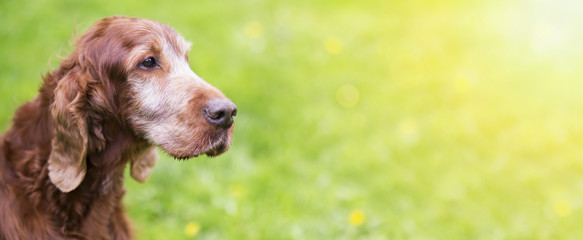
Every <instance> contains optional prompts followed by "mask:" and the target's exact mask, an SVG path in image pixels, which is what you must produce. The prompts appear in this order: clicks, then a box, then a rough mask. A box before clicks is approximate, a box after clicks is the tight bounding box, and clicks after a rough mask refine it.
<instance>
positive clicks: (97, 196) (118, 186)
mask: <svg viewBox="0 0 583 240" xmlns="http://www.w3.org/2000/svg"><path fill="white" fill-rule="evenodd" d="M44 87H47V86H43V89H41V91H43V90H45V89H44ZM48 88H50V86H49V87H48ZM50 102H51V101H50V99H48V98H46V95H44V96H43V95H42V94H41V95H40V96H39V97H37V98H36V99H35V100H33V101H31V102H28V103H26V104H24V105H22V106H21V107H20V108H19V110H18V111H20V112H26V113H28V114H16V115H15V118H14V125H13V127H12V128H11V129H10V130H9V131H8V132H7V133H6V134H5V135H4V136H3V137H2V139H1V141H2V145H4V146H3V147H4V148H5V149H4V150H5V154H6V156H3V157H5V158H6V159H8V160H10V159H27V160H26V161H18V162H16V161H15V162H11V161H8V162H7V165H6V166H5V167H9V168H12V169H13V171H11V172H14V173H19V174H18V175H11V176H6V178H7V180H8V181H12V182H14V183H18V184H14V186H22V188H20V189H14V192H15V194H16V195H18V196H20V198H21V199H27V198H26V197H25V196H31V195H38V194H40V195H42V197H35V198H29V199H28V200H24V201H26V202H22V203H21V204H31V205H34V206H35V207H34V208H31V209H37V211H38V212H36V211H35V212H31V213H23V214H28V216H30V217H31V220H32V219H34V218H45V217H46V218H49V219H51V221H54V223H55V224H57V225H59V226H62V229H63V231H65V232H67V234H68V235H71V236H75V235H79V236H87V234H88V233H99V232H102V233H103V232H109V231H107V230H108V229H110V228H112V227H113V228H114V227H115V226H114V225H115V224H116V223H119V224H118V225H119V226H121V227H123V226H127V225H128V224H127V222H124V223H121V222H120V221H126V220H125V217H124V215H123V211H122V209H123V207H122V203H121V199H122V197H123V195H124V193H125V190H124V189H123V182H124V169H125V166H126V165H127V164H128V161H130V159H131V158H132V157H133V156H135V155H139V154H140V153H141V152H143V151H145V150H146V149H148V148H149V147H150V146H151V145H150V144H149V143H147V142H145V141H143V140H140V139H138V138H137V137H136V136H135V135H134V134H132V133H130V132H129V131H127V130H124V129H123V128H121V127H120V126H119V123H118V122H116V121H111V122H112V123H111V124H109V125H104V126H103V136H104V137H105V139H106V144H105V147H104V148H103V150H101V151H98V152H97V151H93V152H92V151H88V153H87V157H86V164H87V171H86V175H85V178H84V179H83V181H82V182H81V184H80V185H79V186H78V187H77V188H75V189H74V190H73V191H71V192H68V193H63V192H61V191H60V190H59V189H58V188H57V187H56V186H55V185H54V184H53V183H52V182H51V181H50V179H49V177H48V157H49V154H50V151H48V150H50V148H47V147H46V146H50V144H51V141H52V138H53V137H54V135H53V132H52V131H53V125H52V124H51V121H50V112H49V105H50ZM23 154H32V155H31V156H23ZM43 199H54V201H44V200H43ZM28 201H30V202H28ZM96 206H99V207H96ZM23 209H24V208H23ZM119 216H122V217H119ZM88 219H93V220H94V221H86V220H88ZM119 219H122V220H119ZM83 222H92V223H101V224H99V225H92V226H83V225H81V224H82V223H83ZM127 232H129V231H127ZM91 237H92V238H93V237H95V238H99V236H91ZM104 237H105V236H104Z"/></svg>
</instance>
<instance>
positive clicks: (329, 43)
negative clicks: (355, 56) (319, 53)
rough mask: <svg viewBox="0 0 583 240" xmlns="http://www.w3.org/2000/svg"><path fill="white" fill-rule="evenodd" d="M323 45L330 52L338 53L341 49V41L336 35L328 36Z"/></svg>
mask: <svg viewBox="0 0 583 240" xmlns="http://www.w3.org/2000/svg"><path fill="white" fill-rule="evenodd" d="M324 47H326V50H327V51H328V52H329V53H331V54H338V53H340V52H341V51H342V42H341V41H340V39H338V38H336V37H329V38H328V39H326V41H325V42H324Z"/></svg>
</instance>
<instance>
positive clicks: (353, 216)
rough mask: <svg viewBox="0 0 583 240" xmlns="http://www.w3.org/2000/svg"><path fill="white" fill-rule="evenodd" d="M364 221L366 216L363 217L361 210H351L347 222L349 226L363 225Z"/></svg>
mask: <svg viewBox="0 0 583 240" xmlns="http://www.w3.org/2000/svg"><path fill="white" fill-rule="evenodd" d="M365 220H366V216H365V215H364V212H363V211H362V210H358V209H357V210H353V211H352V212H351V213H350V217H348V221H349V222H350V225H352V226H355V227H357V226H360V225H362V224H363V223H364V221H365Z"/></svg>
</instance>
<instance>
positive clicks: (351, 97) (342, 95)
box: [336, 84, 360, 108]
mask: <svg viewBox="0 0 583 240" xmlns="http://www.w3.org/2000/svg"><path fill="white" fill-rule="evenodd" d="M336 100H337V101H338V104H340V106H342V107H345V108H351V107H354V106H356V104H358V101H359V100H360V93H359V92H358V89H357V88H356V87H355V86H352V85H350V84H346V85H344V86H342V87H340V88H339V89H338V91H337V92H336Z"/></svg>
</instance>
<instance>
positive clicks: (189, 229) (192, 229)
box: [184, 222, 200, 237]
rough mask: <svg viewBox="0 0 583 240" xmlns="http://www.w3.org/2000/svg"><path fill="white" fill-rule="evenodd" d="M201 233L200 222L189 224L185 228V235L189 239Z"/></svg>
mask: <svg viewBox="0 0 583 240" xmlns="http://www.w3.org/2000/svg"><path fill="white" fill-rule="evenodd" d="M199 231H200V224H199V223H198V222H189V223H188V224H186V227H185V228H184V234H186V236H188V237H194V236H196V234H197V233H198V232H199Z"/></svg>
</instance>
